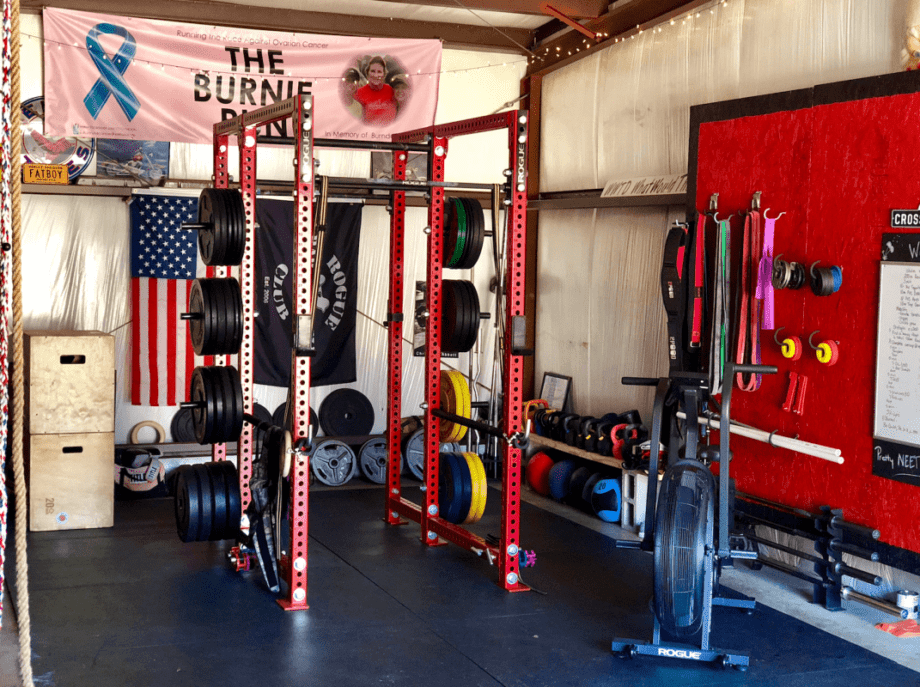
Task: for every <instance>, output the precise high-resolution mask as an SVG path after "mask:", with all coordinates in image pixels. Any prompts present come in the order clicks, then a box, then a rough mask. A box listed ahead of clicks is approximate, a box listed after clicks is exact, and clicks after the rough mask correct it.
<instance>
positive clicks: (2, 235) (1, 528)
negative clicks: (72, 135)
mask: <svg viewBox="0 0 920 687" xmlns="http://www.w3.org/2000/svg"><path fill="white" fill-rule="evenodd" d="M9 20H10V14H9V2H8V0H5V1H4V4H3V18H2V23H0V41H2V46H3V48H2V49H3V52H2V57H0V62H2V65H3V78H2V81H0V121H2V123H3V137H2V141H0V243H9V240H10V136H9V134H10V70H9V63H10V59H9V56H10V31H9V29H10V21H9ZM8 268H9V261H8V260H7V255H6V251H0V627H3V584H4V579H3V569H4V561H5V560H6V522H7V514H8V513H9V505H8V504H9V499H8V498H7V492H6V437H7V422H8V421H9V376H8V372H7V371H8V370H9V366H8V365H7V359H8V358H7V356H8V353H9V350H8V343H7V342H8V341H9V311H10V310H9V292H10V279H9V276H10V275H9V269H8Z"/></svg>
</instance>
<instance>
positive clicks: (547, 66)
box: [527, 0, 710, 76]
mask: <svg viewBox="0 0 920 687" xmlns="http://www.w3.org/2000/svg"><path fill="white" fill-rule="evenodd" d="M709 1H710V0H634V2H631V3H629V4H627V5H624V6H620V7H617V6H614V7H613V9H611V10H610V11H609V12H607V14H605V15H604V16H603V17H600V18H599V19H596V20H594V21H589V22H587V23H586V24H585V27H586V28H588V29H589V30H591V31H593V32H594V33H596V34H599V35H602V36H604V37H603V38H602V39H601V40H600V42H599V43H595V42H592V41H590V40H589V39H587V38H585V37H584V36H582V35H581V34H580V33H578V32H577V31H575V30H569V31H567V32H566V33H564V34H562V35H560V36H558V37H556V38H553V39H550V40H548V41H545V42H543V43H535V44H534V47H533V48H532V49H533V51H534V53H536V55H537V57H538V58H542V60H541V59H537V60H536V61H534V62H532V63H531V64H530V66H529V67H528V72H527V75H528V76H529V75H531V74H541V75H546V74H549V73H551V72H554V71H556V70H557V69H559V68H561V67H564V66H566V65H568V64H571V63H573V62H576V61H578V60H580V59H583V58H584V57H587V56H588V55H590V54H592V53H594V52H597V51H598V50H603V49H604V48H607V47H608V46H609V45H611V44H612V43H613V42H614V40H616V38H617V37H618V36H623V35H624V34H629V33H630V32H634V31H638V30H644V29H646V28H650V27H651V26H654V25H657V24H658V23H659V22H662V21H667V20H668V19H670V18H672V17H674V16H677V15H680V14H681V13H683V12H687V11H689V10H691V9H695V8H696V7H699V6H701V5H704V4H705V3H707V2H709ZM637 27H638V28H637ZM538 34H539V31H537V32H536V34H535V35H538Z"/></svg>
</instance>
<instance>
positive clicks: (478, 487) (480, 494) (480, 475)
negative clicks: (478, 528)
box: [463, 453, 488, 523]
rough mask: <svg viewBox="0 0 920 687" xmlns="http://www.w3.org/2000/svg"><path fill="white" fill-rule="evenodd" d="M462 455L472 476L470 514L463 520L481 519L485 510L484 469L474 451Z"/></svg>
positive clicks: (477, 520) (469, 521)
mask: <svg viewBox="0 0 920 687" xmlns="http://www.w3.org/2000/svg"><path fill="white" fill-rule="evenodd" d="M463 457H464V458H466V462H467V465H469V466H470V475H472V478H473V499H472V502H471V504H470V514H469V516H467V519H466V520H465V522H467V523H472V522H479V520H481V519H482V516H483V514H484V513H485V512H486V491H487V488H488V486H487V484H486V469H485V467H483V465H482V461H481V460H480V459H479V456H478V455H477V454H475V453H464V454H463Z"/></svg>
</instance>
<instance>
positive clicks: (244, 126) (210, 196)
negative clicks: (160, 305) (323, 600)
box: [190, 94, 314, 610]
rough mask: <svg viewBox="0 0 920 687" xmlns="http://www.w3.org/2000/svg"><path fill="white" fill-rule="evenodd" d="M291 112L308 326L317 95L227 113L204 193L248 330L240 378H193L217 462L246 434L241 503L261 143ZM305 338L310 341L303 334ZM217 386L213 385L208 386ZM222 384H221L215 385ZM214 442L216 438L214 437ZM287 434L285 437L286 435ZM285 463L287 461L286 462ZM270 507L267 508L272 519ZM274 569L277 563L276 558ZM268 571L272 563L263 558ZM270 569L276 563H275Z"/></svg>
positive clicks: (297, 507)
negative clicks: (232, 159)
mask: <svg viewBox="0 0 920 687" xmlns="http://www.w3.org/2000/svg"><path fill="white" fill-rule="evenodd" d="M288 119H290V120H291V122H290V124H291V126H290V129H289V130H290V131H292V134H293V138H294V154H293V156H292V158H293V162H294V174H293V178H294V189H293V195H294V225H295V226H294V259H293V263H292V270H291V276H292V286H293V290H294V293H295V295H296V297H295V298H294V305H293V308H292V313H291V315H292V319H293V320H294V321H295V322H297V323H298V324H299V325H301V329H303V328H304V327H303V326H302V325H303V323H304V322H305V321H307V320H308V319H309V318H310V316H311V312H310V311H311V307H312V299H311V298H310V292H311V284H312V279H311V276H312V265H311V261H310V254H311V249H312V246H313V237H312V231H313V196H314V175H313V172H314V169H313V129H314V127H313V96H312V95H310V94H298V95H296V96H294V97H293V98H289V99H287V100H283V101H280V102H277V103H273V104H272V105H269V106H267V107H263V108H259V109H256V110H253V111H250V112H244V113H243V114H240V115H238V116H236V117H232V118H230V119H226V120H222V121H220V122H218V123H216V124H215V125H214V127H213V132H214V138H213V141H214V145H213V161H214V168H213V169H214V173H213V179H214V186H215V188H213V189H206V190H205V191H204V192H202V194H201V198H200V200H199V217H198V220H199V222H198V225H197V226H195V227H190V228H195V229H197V230H198V231H199V236H198V240H199V247H200V249H201V255H202V260H203V261H204V262H205V264H207V265H208V266H209V267H208V276H209V277H218V278H227V277H229V276H230V274H229V270H228V268H227V266H229V265H235V264H239V266H240V268H239V284H240V294H241V299H242V305H243V316H242V322H243V336H242V343H241V345H240V347H239V357H238V368H237V369H238V373H236V378H237V379H238V381H239V383H238V385H237V384H231V383H230V382H231V381H234V380H232V379H228V377H227V376H226V373H221V374H216V373H210V372H209V373H199V374H198V375H197V378H196V379H195V380H193V381H194V382H195V384H193V397H192V400H193V401H198V402H199V403H200V405H199V406H198V407H197V408H196V410H194V411H193V418H194V419H195V427H196V438H198V439H199V440H202V439H210V440H211V442H215V441H216V442H217V443H212V456H213V457H214V459H215V460H216V461H221V460H224V459H225V458H226V446H225V444H224V443H223V441H226V440H230V439H237V441H238V445H237V457H238V466H239V467H238V469H239V485H240V498H241V508H242V510H244V511H245V510H246V509H247V507H248V506H249V505H250V503H251V502H252V493H251V491H250V487H249V484H250V481H251V479H252V467H253V466H252V459H253V449H254V446H253V427H252V426H251V425H249V424H248V423H246V424H245V425H244V426H242V431H240V428H239V427H240V424H239V422H238V419H239V418H238V416H239V417H242V415H241V413H249V414H251V413H252V410H253V396H252V390H253V371H254V370H253V368H254V358H253V335H252V331H253V328H252V322H253V318H254V316H255V307H254V304H255V284H254V279H255V241H254V228H255V219H256V218H255V209H256V200H257V198H256V148H257V140H258V137H257V133H258V130H259V128H261V127H264V126H266V125H269V124H273V123H278V122H282V121H284V122H285V125H286V122H287V120H288ZM231 138H233V139H234V144H235V146H236V148H237V150H238V151H239V189H238V190H231V189H229V186H230V175H229V169H230V164H229V151H230V150H231V148H232V145H231ZM298 343H300V344H303V341H302V340H299V341H298ZM307 347H308V346H303V345H301V347H300V348H297V349H296V350H295V357H294V364H293V367H292V372H291V389H290V393H291V397H292V398H297V399H300V398H309V396H310V358H309V357H308V356H307V355H306V354H305V353H304V350H305V348H307ZM230 362H231V361H230V359H229V357H228V358H227V359H225V360H220V359H219V360H218V361H217V368H220V369H233V368H230V367H229V365H230ZM209 391H210V392H212V393H208V392H209ZM215 391H216V392H219V393H216V394H215V393H214V392H215ZM308 413H309V408H308V406H307V404H303V405H298V406H297V407H296V408H295V409H294V412H293V415H292V418H291V420H290V422H289V425H288V427H287V429H289V430H290V432H291V438H292V441H293V442H294V444H295V445H296V444H298V443H299V442H300V441H301V440H302V439H305V438H306V437H307V426H308V418H309V415H308ZM206 443H207V442H206ZM276 443H277V442H276ZM307 463H308V461H305V460H295V461H292V462H291V467H290V477H289V482H288V483H287V484H289V487H287V486H286V488H289V489H290V512H291V517H290V518H285V519H284V523H285V524H286V526H287V527H288V528H289V532H288V535H289V536H287V537H286V540H287V544H288V546H287V555H286V556H284V557H283V558H282V560H281V561H279V562H278V563H279V566H280V567H281V575H282V577H283V578H284V580H285V581H286V582H287V591H286V592H285V596H284V598H281V599H278V603H279V605H281V606H282V608H284V609H285V610H305V609H306V608H308V605H307V544H308V532H307V517H306V513H307V512H308V489H307V488H306V487H307V486H308V483H309V468H308V467H307ZM279 469H280V468H279ZM265 515H266V513H265V512H263V513H262V514H261V515H260V516H259V517H260V519H261V521H263V522H264V521H266V519H265V517H264V516H265ZM268 567H269V568H274V562H273V561H271V565H270V566H268ZM263 570H265V566H263ZM266 572H267V571H266Z"/></svg>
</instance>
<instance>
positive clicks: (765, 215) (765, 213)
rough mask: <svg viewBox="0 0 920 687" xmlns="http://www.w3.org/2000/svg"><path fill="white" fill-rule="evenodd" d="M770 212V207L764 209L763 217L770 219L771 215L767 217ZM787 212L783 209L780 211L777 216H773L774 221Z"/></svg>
mask: <svg viewBox="0 0 920 687" xmlns="http://www.w3.org/2000/svg"><path fill="white" fill-rule="evenodd" d="M768 212H770V208H767V209H766V210H764V211H763V218H764V219H770V218H769V217H767V213H768ZM785 214H786V211H785V210H783V211H782V212H781V213H779V214H778V215H777V216H776V217H774V218H773V221H774V222H775V221H776V220H778V219H779V218H780V217H782V216H783V215H785Z"/></svg>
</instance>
